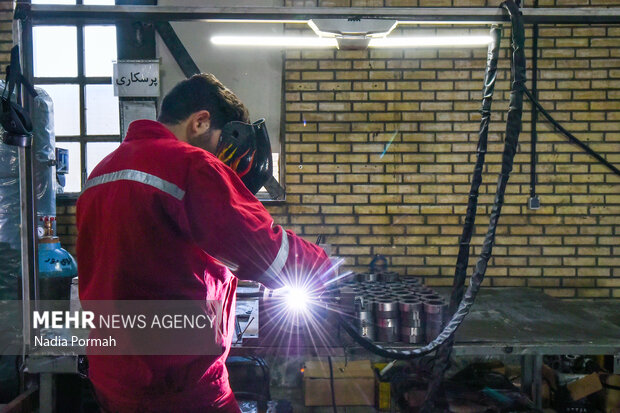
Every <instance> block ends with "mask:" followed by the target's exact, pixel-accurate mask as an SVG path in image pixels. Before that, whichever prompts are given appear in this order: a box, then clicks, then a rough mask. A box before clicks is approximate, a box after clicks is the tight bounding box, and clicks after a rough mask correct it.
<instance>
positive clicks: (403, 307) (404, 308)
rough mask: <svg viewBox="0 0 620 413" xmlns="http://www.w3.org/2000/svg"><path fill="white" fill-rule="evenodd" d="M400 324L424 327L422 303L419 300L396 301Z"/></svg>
mask: <svg viewBox="0 0 620 413" xmlns="http://www.w3.org/2000/svg"><path fill="white" fill-rule="evenodd" d="M398 309H399V311H400V322H401V325H402V326H407V327H424V305H423V304H422V302H421V301H419V300H403V301H400V302H399V303H398Z"/></svg>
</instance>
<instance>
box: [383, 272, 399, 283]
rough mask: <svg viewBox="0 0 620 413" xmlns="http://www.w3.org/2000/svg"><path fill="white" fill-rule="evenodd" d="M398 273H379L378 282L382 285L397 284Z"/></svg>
mask: <svg viewBox="0 0 620 413" xmlns="http://www.w3.org/2000/svg"><path fill="white" fill-rule="evenodd" d="M398 279H399V278H398V273H397V272H395V271H384V272H382V273H379V281H382V282H384V283H395V282H398Z"/></svg>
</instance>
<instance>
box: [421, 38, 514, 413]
mask: <svg viewBox="0 0 620 413" xmlns="http://www.w3.org/2000/svg"><path fill="white" fill-rule="evenodd" d="M501 37H502V32H501V29H500V28H499V27H498V26H493V27H492V28H491V38H492V42H491V43H490V44H489V49H488V53H487V65H486V69H485V75H484V88H483V90H482V106H481V108H480V114H481V119H480V129H479V132H478V149H477V154H476V165H475V166H474V172H473V176H472V182H471V188H470V190H469V200H468V204H467V212H466V214H465V223H464V225H463V232H462V234H461V238H460V240H459V252H458V255H457V259H456V268H455V271H454V281H453V284H452V295H451V297H450V310H449V311H450V315H452V314H454V312H455V311H456V309H457V307H458V305H459V303H460V302H461V300H462V299H463V293H464V291H465V279H466V278H467V266H468V265H469V253H470V244H471V237H472V234H473V232H474V224H475V222H476V213H477V209H478V194H479V190H480V185H481V184H482V170H483V168H484V160H485V155H486V152H487V142H488V136H489V123H490V121H491V104H492V103H493V92H494V91H495V81H496V79H497V60H498V58H499V48H500V40H501ZM453 345H454V335H452V336H451V337H450V338H449V339H448V340H446V342H445V343H443V344H442V345H441V346H440V347H439V349H437V356H436V358H435V363H434V365H433V374H432V376H431V381H430V383H429V386H428V391H427V392H426V397H425V399H424V405H423V406H424V407H423V409H422V410H423V411H430V410H432V404H433V402H434V400H435V397H436V395H437V392H438V391H439V387H440V385H441V380H442V378H443V376H444V373H445V371H446V370H447V369H448V365H449V362H450V354H451V353H452V346H453Z"/></svg>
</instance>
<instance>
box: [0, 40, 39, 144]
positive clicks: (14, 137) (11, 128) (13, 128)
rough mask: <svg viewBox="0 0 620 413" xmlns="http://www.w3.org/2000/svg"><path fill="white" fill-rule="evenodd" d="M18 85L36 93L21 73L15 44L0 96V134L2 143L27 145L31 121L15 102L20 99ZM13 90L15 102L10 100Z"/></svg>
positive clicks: (33, 94) (32, 93)
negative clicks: (2, 130) (1, 134)
mask: <svg viewBox="0 0 620 413" xmlns="http://www.w3.org/2000/svg"><path fill="white" fill-rule="evenodd" d="M20 85H23V86H24V87H25V89H26V90H27V91H28V93H30V94H31V95H32V96H36V95H37V93H36V92H35V90H34V88H33V87H32V85H31V84H30V83H29V82H28V81H26V79H25V78H24V76H23V75H22V73H21V68H20V65H19V49H18V46H15V47H13V49H12V50H11V64H10V65H9V66H7V68H6V83H5V85H4V90H3V92H2V96H1V97H0V99H1V102H0V125H2V128H3V129H4V134H3V136H2V140H3V142H4V143H6V144H9V145H18V146H28V145H29V144H30V143H29V141H30V138H31V137H32V121H31V120H30V116H29V115H28V113H27V112H26V111H25V110H24V108H23V107H22V106H21V105H19V103H17V102H19V101H20V100H21V88H20ZM14 91H15V92H16V93H17V102H14V101H13V100H12V96H13V92H14Z"/></svg>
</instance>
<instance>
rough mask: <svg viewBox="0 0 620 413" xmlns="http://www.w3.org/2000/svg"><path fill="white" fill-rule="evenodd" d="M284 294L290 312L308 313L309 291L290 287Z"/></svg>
mask: <svg viewBox="0 0 620 413" xmlns="http://www.w3.org/2000/svg"><path fill="white" fill-rule="evenodd" d="M285 288H286V287H285ZM283 294H284V300H285V301H286V306H287V307H288V309H289V310H291V311H293V312H295V313H305V312H306V311H308V305H309V304H310V295H309V294H308V291H306V290H305V289H303V288H299V287H289V288H287V289H286V291H284V292H283Z"/></svg>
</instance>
